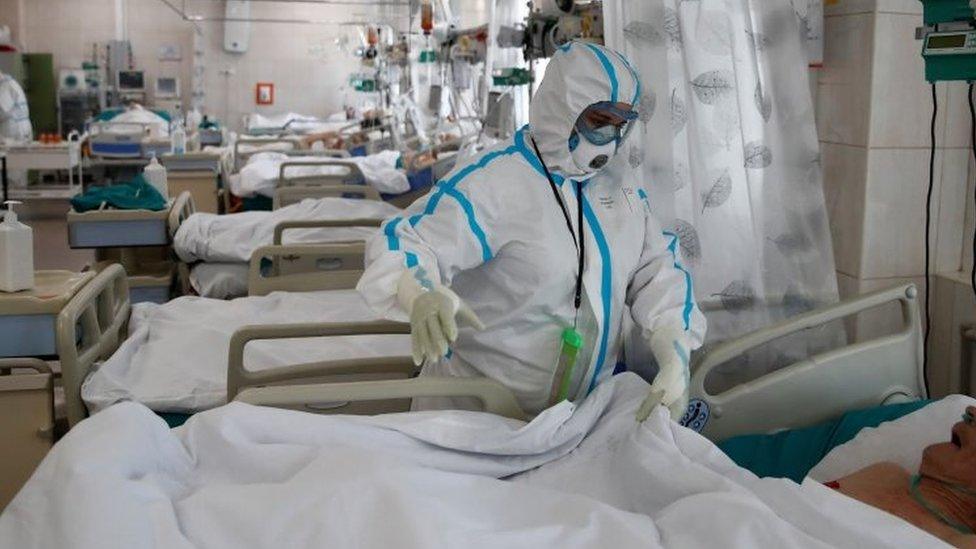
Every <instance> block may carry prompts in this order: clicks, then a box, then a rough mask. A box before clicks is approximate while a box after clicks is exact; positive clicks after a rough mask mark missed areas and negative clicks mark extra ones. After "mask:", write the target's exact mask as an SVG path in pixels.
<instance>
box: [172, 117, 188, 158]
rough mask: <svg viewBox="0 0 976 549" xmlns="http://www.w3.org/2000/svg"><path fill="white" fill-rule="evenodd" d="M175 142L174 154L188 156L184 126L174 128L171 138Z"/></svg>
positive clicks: (177, 125)
mask: <svg viewBox="0 0 976 549" xmlns="http://www.w3.org/2000/svg"><path fill="white" fill-rule="evenodd" d="M170 138H172V140H173V148H172V151H171V152H172V153H173V154H186V130H185V129H183V124H179V123H178V124H176V127H175V128H173V134H172V135H171V136H170Z"/></svg>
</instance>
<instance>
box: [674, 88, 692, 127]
mask: <svg viewBox="0 0 976 549" xmlns="http://www.w3.org/2000/svg"><path fill="white" fill-rule="evenodd" d="M687 121H688V111H687V110H686V109H685V102H684V101H682V99H681V98H680V97H678V90H677V89H675V90H674V91H673V92H672V93H671V133H673V134H678V133H680V132H681V130H682V129H684V127H685V122H687Z"/></svg>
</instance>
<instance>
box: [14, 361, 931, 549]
mask: <svg viewBox="0 0 976 549" xmlns="http://www.w3.org/2000/svg"><path fill="white" fill-rule="evenodd" d="M647 389H648V386H647V384H646V383H644V382H643V381H641V380H640V379H639V378H637V377H636V376H634V375H633V374H623V375H621V376H617V377H616V378H613V379H612V380H610V381H608V382H606V383H604V384H602V385H601V386H600V387H599V388H598V389H597V390H596V391H595V392H594V393H593V394H592V395H591V396H590V398H589V399H588V400H587V401H586V402H584V403H582V404H581V405H580V406H579V407H574V406H573V405H572V404H570V403H568V402H564V403H561V404H559V405H557V406H555V407H553V408H551V409H549V410H547V411H546V412H544V413H543V414H541V415H540V416H539V417H537V418H536V419H535V420H534V421H533V422H532V423H530V424H527V425H524V424H521V423H520V422H516V421H511V420H505V419H503V418H500V417H497V416H491V415H488V414H482V413H476V412H420V413H416V412H415V413H410V414H394V415H387V416H379V417H375V418H356V417H344V416H315V415H312V414H307V413H302V412H294V411H287V410H273V409H262V408H256V407H252V406H247V405H244V404H239V403H235V404H231V405H228V406H225V407H222V408H219V409H216V410H212V411H210V412H205V413H202V414H198V415H197V416H195V417H193V418H191V419H190V420H189V421H188V422H187V424H186V425H184V426H183V427H180V428H177V429H174V430H169V429H167V428H166V425H165V424H164V422H163V421H162V420H161V419H159V418H158V417H156V416H154V415H153V414H152V413H151V412H150V411H149V410H147V409H146V408H144V407H142V406H140V405H138V404H133V403H125V404H120V405H118V406H115V407H113V408H111V409H109V410H107V411H105V412H103V413H100V414H98V415H95V416H93V417H92V418H89V419H88V420H86V421H84V422H82V423H81V424H80V425H78V426H77V427H75V428H74V429H73V430H72V431H71V432H70V433H68V435H67V436H66V437H65V438H64V439H63V440H62V441H61V442H59V443H58V445H57V446H56V447H55V448H54V450H53V451H52V452H51V453H50V454H49V455H48V456H47V457H46V458H45V460H44V461H43V462H42V463H41V465H40V467H39V468H38V470H37V471H36V472H35V474H34V476H33V477H32V478H31V480H30V481H29V482H28V483H27V485H26V486H25V487H24V489H23V490H22V491H21V492H20V494H18V496H17V497H16V498H15V499H14V501H13V502H11V504H10V506H9V507H7V509H6V511H5V512H4V514H3V515H2V516H0V547H2V548H18V549H20V548H24V547H73V548H79V549H85V548H95V547H97V548H99V549H103V548H112V547H126V548H128V547H167V548H181V547H228V548H230V547H233V548H242V547H309V548H321V547H342V548H346V547H350V548H351V547H364V548H371V547H376V548H383V549H386V548H389V547H397V548H398V549H412V548H424V549H428V548H438V547H446V548H456V547H466V548H480V547H499V548H516V547H532V548H534V549H537V548H544V547H558V548H560V549H573V548H579V547H598V548H614V549H618V548H621V549H622V548H629V547H641V548H647V547H675V548H686V547H722V548H732V547H742V548H750V549H752V548H756V547H857V548H867V547H912V548H918V547H934V546H939V545H940V542H938V541H937V540H935V539H934V538H932V537H930V536H928V535H927V534H925V533H924V532H922V531H920V530H918V529H916V528H914V527H912V526H910V525H908V524H907V523H905V522H902V521H901V520H899V519H897V518H895V517H893V516H891V515H887V514H885V513H883V512H881V511H878V510H876V509H873V508H870V507H868V506H865V505H863V504H860V503H858V502H856V501H854V500H850V499H847V498H845V497H844V496H842V495H840V494H837V493H834V492H833V491H832V490H829V489H827V488H824V487H822V486H818V485H811V486H809V487H801V486H797V485H796V484H793V483H791V482H789V481H786V480H770V479H767V480H760V479H757V478H756V477H755V476H754V475H752V474H751V473H749V472H747V471H745V470H743V469H740V468H738V467H736V466H735V465H734V464H733V463H732V462H731V461H730V460H729V459H728V458H727V457H725V456H724V454H722V453H721V451H719V450H718V449H717V448H716V447H715V446H714V445H712V444H711V443H710V442H708V441H707V440H705V439H704V438H702V437H700V436H699V435H697V434H696V433H694V432H692V431H689V430H687V429H684V428H682V427H680V426H678V425H676V424H675V423H673V422H671V421H670V420H669V419H668V418H667V415H666V412H665V411H664V410H663V409H661V408H658V410H657V411H656V412H655V413H653V414H652V415H651V417H650V418H648V419H647V421H645V422H644V423H643V424H638V423H636V421H634V419H633V418H634V411H635V410H636V408H637V406H638V405H639V403H640V402H641V400H642V399H643V398H644V396H645V394H646V392H647ZM530 470H532V471H531V472H530V473H528V474H523V475H519V473H523V472H526V471H530ZM513 475H514V476H513ZM506 477H507V478H509V480H499V479H500V478H506Z"/></svg>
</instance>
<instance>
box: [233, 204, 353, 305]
mask: <svg viewBox="0 0 976 549" xmlns="http://www.w3.org/2000/svg"><path fill="white" fill-rule="evenodd" d="M333 223H334V222H333ZM330 226H335V225H330ZM346 226H348V225H346ZM365 255H366V244H365V243H363V242H345V243H335V244H284V245H278V246H274V245H272V246H261V247H259V248H258V249H256V250H254V253H253V254H251V262H250V264H249V266H248V277H247V293H248V295H251V296H257V295H268V294H269V293H271V292H276V291H284V292H312V291H317V290H347V289H351V288H355V287H356V283H357V282H358V281H359V279H360V278H361V277H362V276H363V271H364V269H365V267H364V262H365V261H364V257H365ZM264 258H269V259H271V265H272V266H271V272H270V273H269V275H268V276H265V275H264V274H263V273H262V269H261V267H262V265H261V264H262V260H263V259H264Z"/></svg>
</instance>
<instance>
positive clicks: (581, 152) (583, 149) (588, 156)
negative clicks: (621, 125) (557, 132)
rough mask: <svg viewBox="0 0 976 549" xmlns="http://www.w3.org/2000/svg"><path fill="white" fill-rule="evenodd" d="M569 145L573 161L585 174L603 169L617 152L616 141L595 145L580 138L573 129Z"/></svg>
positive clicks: (591, 173)
mask: <svg viewBox="0 0 976 549" xmlns="http://www.w3.org/2000/svg"><path fill="white" fill-rule="evenodd" d="M569 147H570V155H571V156H572V157H573V163H574V164H576V167H577V168H578V169H579V170H580V171H582V172H583V173H585V174H587V175H593V174H595V173H596V172H598V171H600V170H601V169H603V167H604V166H606V165H607V163H608V162H610V159H611V158H613V156H614V155H615V154H617V142H616V141H611V142H609V143H605V144H603V145H596V144H593V143H590V142H589V141H588V140H586V139H582V138H580V137H579V134H578V133H576V131H575V130H574V131H573V134H572V136H570V138H569Z"/></svg>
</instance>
